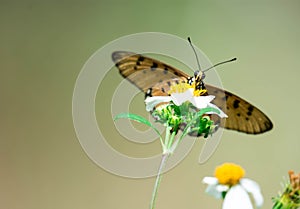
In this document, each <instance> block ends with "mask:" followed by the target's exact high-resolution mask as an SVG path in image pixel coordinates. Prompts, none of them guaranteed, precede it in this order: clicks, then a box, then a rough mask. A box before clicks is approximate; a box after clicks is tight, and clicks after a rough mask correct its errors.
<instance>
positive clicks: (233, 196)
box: [202, 163, 264, 209]
mask: <svg viewBox="0 0 300 209" xmlns="http://www.w3.org/2000/svg"><path fill="white" fill-rule="evenodd" d="M244 175H245V171H244V169H243V168H242V167H241V166H239V165H236V164H233V163H224V164H223V165H221V166H219V167H217V168H216V170H215V177H204V179H203V180H202V182H203V183H205V184H207V185H208V186H207V188H206V193H208V194H210V195H212V196H214V197H215V198H217V199H220V198H223V199H224V202H223V206H222V209H253V206H252V203H251V200H250V197H249V194H251V195H252V196H253V200H254V202H255V205H256V207H258V208H259V207H261V206H262V205H263V202H264V200H263V196H262V194H261V191H260V187H259V185H258V184H257V183H256V182H255V181H253V180H251V179H248V178H243V176H244Z"/></svg>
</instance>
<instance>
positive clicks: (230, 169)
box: [215, 163, 245, 186]
mask: <svg viewBox="0 0 300 209" xmlns="http://www.w3.org/2000/svg"><path fill="white" fill-rule="evenodd" d="M244 175H245V170H244V169H243V168H242V167H241V166H239V165H236V164H234V163H224V164H222V165H220V166H218V167H217V168H216V170H215V177H216V178H217V179H218V181H219V183H220V184H224V185H229V186H233V185H235V184H237V183H238V182H239V180H240V179H241V178H242V177H243V176H244Z"/></svg>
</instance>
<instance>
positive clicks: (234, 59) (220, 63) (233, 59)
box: [203, 57, 237, 72]
mask: <svg viewBox="0 0 300 209" xmlns="http://www.w3.org/2000/svg"><path fill="white" fill-rule="evenodd" d="M236 60H237V59H236V57H235V58H232V59H230V60H226V61H223V62H219V63H217V64H215V65H213V66H211V67H209V68H207V69H206V70H204V71H203V72H206V71H208V70H210V69H212V68H214V67H217V66H218V65H222V64H225V63H228V62H233V61H236Z"/></svg>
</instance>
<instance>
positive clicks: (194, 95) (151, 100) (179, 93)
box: [145, 84, 227, 118]
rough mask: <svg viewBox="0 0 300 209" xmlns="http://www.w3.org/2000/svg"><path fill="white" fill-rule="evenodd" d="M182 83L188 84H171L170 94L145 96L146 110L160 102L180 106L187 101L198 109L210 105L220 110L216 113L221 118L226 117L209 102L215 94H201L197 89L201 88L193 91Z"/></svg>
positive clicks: (151, 108)
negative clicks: (171, 102)
mask: <svg viewBox="0 0 300 209" xmlns="http://www.w3.org/2000/svg"><path fill="white" fill-rule="evenodd" d="M183 85H188V84H178V86H173V90H172V91H171V92H170V93H171V95H170V96H153V97H147V98H146V100H145V103H146V110H147V111H151V110H153V108H154V107H155V106H156V105H158V104H159V103H162V102H170V101H173V103H174V104H175V105H177V106H180V105H181V104H182V103H184V102H186V101H189V102H191V103H192V104H193V105H194V106H195V107H197V108H198V109H202V108H206V107H212V108H215V109H217V110H219V111H220V113H219V114H218V115H219V116H220V117H221V118H226V117H227V115H226V114H225V113H224V112H223V111H222V110H221V109H220V108H218V107H217V106H216V105H214V104H212V103H210V102H211V101H212V100H213V99H214V98H215V96H213V95H209V96H201V92H200V93H199V91H201V90H197V91H195V90H194V88H191V87H190V86H189V88H186V86H183ZM174 89H175V90H174ZM202 91H204V90H202ZM207 114H217V113H215V112H208V113H207Z"/></svg>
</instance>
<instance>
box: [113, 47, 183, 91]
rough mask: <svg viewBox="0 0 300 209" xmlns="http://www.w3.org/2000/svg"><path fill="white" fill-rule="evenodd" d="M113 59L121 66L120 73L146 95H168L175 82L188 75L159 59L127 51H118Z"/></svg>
mask: <svg viewBox="0 0 300 209" xmlns="http://www.w3.org/2000/svg"><path fill="white" fill-rule="evenodd" d="M112 59H113V61H114V62H115V63H116V66H117V67H118V68H119V71H120V74H121V75H122V76H123V77H124V78H126V79H127V80H129V81H130V82H131V83H132V84H134V85H135V86H136V87H138V88H139V89H140V90H142V91H143V92H144V93H145V94H146V96H164V95H168V93H167V92H168V90H169V87H170V86H171V85H172V83H173V82H181V81H184V80H186V78H187V77H188V75H187V74H185V73H184V72H182V71H179V70H177V69H175V68H173V67H171V66H169V65H167V64H164V63H162V62H160V61H158V60H155V59H152V58H148V57H145V56H142V55H140V54H135V53H131V52H125V51H116V52H114V53H113V54H112Z"/></svg>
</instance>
